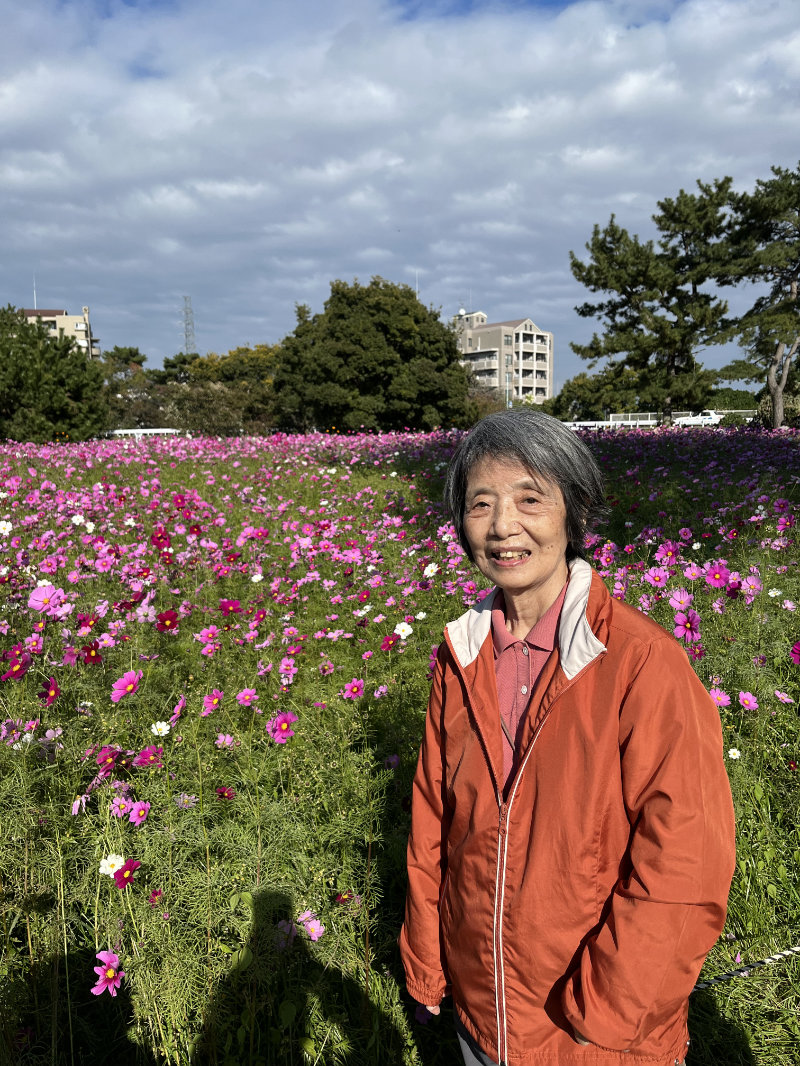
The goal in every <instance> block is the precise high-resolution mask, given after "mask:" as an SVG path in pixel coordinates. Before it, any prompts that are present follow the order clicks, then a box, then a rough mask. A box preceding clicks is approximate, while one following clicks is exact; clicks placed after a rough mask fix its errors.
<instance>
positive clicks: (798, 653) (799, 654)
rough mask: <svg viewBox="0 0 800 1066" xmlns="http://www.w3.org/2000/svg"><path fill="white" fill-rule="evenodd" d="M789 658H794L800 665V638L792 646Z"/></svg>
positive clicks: (793, 660) (794, 661)
mask: <svg viewBox="0 0 800 1066" xmlns="http://www.w3.org/2000/svg"><path fill="white" fill-rule="evenodd" d="M789 658H790V659H791V660H792V662H793V663H797V664H798V665H800V640H798V642H797V643H796V644H794V645H792V648H791V650H790V652H789Z"/></svg>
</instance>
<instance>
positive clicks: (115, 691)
mask: <svg viewBox="0 0 800 1066" xmlns="http://www.w3.org/2000/svg"><path fill="white" fill-rule="evenodd" d="M142 677H143V674H142V671H141V670H127V671H126V672H125V673H124V674H123V675H122V677H120V678H119V679H118V680H116V681H115V682H114V684H113V685H112V686H111V702H112V703H119V701H120V700H121V699H122V698H123V696H130V695H131V694H132V693H134V692H135V691H136V690H137V689H138V687H139V682H140V681H141V680H142Z"/></svg>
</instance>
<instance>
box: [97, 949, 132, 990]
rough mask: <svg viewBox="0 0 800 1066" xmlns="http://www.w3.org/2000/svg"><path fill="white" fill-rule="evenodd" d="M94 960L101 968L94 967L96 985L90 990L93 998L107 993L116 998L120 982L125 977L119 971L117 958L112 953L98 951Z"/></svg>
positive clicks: (122, 971) (121, 971) (123, 972)
mask: <svg viewBox="0 0 800 1066" xmlns="http://www.w3.org/2000/svg"><path fill="white" fill-rule="evenodd" d="M96 958H98V959H99V960H100V962H101V963H102V966H95V968H94V972H95V973H96V974H97V984H96V985H95V986H94V987H93V988H92V989H91V992H92V995H93V996H100V995H102V994H103V992H108V994H109V995H110V996H116V994H117V989H118V988H119V985H120V981H121V980H122V978H123V977H124V976H125V971H124V970H121V969H120V966H119V958H118V956H116V955H115V954H114V952H113V951H99V952H98V953H97V956H96Z"/></svg>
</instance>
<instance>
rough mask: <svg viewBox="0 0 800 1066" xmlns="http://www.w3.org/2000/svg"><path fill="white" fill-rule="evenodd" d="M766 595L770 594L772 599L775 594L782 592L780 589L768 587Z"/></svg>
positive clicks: (778, 594)
mask: <svg viewBox="0 0 800 1066" xmlns="http://www.w3.org/2000/svg"><path fill="white" fill-rule="evenodd" d="M767 595H768V596H771V597H772V598H773V600H774V599H775V597H776V596H780V595H782V593H781V590H780V589H770V590H769V592H768V593H767Z"/></svg>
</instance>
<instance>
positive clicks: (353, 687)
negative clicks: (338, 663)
mask: <svg viewBox="0 0 800 1066" xmlns="http://www.w3.org/2000/svg"><path fill="white" fill-rule="evenodd" d="M342 695H343V696H344V698H345V699H346V700H357V699H358V698H359V696H363V695H364V682H363V681H362V680H361V678H360V677H354V678H353V680H352V681H348V682H347V684H346V685H345V686H344V692H343V693H342Z"/></svg>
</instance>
